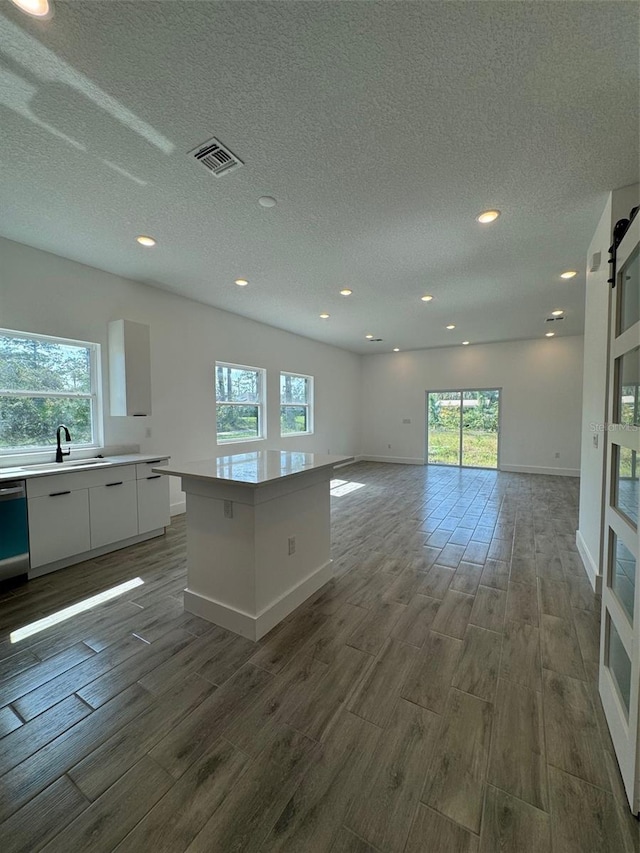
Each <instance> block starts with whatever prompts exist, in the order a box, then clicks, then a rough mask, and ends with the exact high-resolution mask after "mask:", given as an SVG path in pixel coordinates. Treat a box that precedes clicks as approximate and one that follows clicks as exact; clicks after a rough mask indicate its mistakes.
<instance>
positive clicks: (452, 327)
mask: <svg viewBox="0 0 640 853" xmlns="http://www.w3.org/2000/svg"><path fill="white" fill-rule="evenodd" d="M447 329H455V326H454V325H453V323H451V325H449V326H447Z"/></svg>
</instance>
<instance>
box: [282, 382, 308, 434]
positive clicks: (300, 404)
mask: <svg viewBox="0 0 640 853" xmlns="http://www.w3.org/2000/svg"><path fill="white" fill-rule="evenodd" d="M312 405H313V376H301V375H300V374H299V373H281V374H280V435H308V434H309V433H312V432H313V412H312V408H311V407H312Z"/></svg>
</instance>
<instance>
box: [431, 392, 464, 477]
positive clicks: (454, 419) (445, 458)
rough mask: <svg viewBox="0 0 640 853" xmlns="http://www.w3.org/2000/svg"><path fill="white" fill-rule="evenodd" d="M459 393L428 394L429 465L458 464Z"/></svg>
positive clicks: (460, 401)
mask: <svg viewBox="0 0 640 853" xmlns="http://www.w3.org/2000/svg"><path fill="white" fill-rule="evenodd" d="M461 404H462V397H461V393H460V391H435V392H433V393H431V394H429V402H428V407H429V415H428V425H429V433H428V450H429V452H428V456H427V461H428V463H429V464H430V465H459V464H460V412H461Z"/></svg>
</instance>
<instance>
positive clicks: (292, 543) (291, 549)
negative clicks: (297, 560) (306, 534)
mask: <svg viewBox="0 0 640 853" xmlns="http://www.w3.org/2000/svg"><path fill="white" fill-rule="evenodd" d="M288 548H289V556H291V555H292V554H295V553H296V537H295V536H290V537H289V539H288Z"/></svg>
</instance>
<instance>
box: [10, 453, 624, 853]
mask: <svg viewBox="0 0 640 853" xmlns="http://www.w3.org/2000/svg"><path fill="white" fill-rule="evenodd" d="M340 478H341V479H347V480H349V481H351V482H354V483H357V484H359V485H360V487H359V488H357V489H355V490H353V491H351V492H349V493H347V494H343V495H342V496H341V497H334V498H332V532H333V556H334V561H335V563H334V565H335V578H334V580H332V581H331V582H330V583H329V584H327V585H326V586H325V587H323V588H322V589H321V590H320V591H319V592H318V593H317V594H316V595H315V596H314V597H313V599H312V600H309V601H308V602H306V603H305V604H304V605H303V606H302V607H301V608H299V609H298V610H297V611H296V612H294V613H293V614H291V615H290V616H289V617H288V618H287V619H286V620H285V621H284V622H283V623H282V624H281V625H279V626H277V627H276V628H275V629H274V630H273V631H272V632H271V633H270V634H269V635H268V636H267V637H265V638H264V639H263V640H261V641H260V642H259V643H257V644H253V643H250V642H249V641H248V640H246V639H243V638H242V637H238V636H236V635H234V634H231V633H229V632H227V631H224V630H222V629H221V628H218V627H216V626H213V625H210V624H209V623H207V622H205V621H203V620H202V619H198V618H197V617H194V616H192V615H190V614H187V613H184V611H183V608H182V590H183V588H184V586H185V579H186V567H185V561H186V542H185V524H184V517H178V518H176V519H174V520H173V524H172V525H171V527H170V528H169V529H168V531H167V534H166V536H164V537H161V538H159V539H156V540H153V541H150V542H145V543H141V544H140V545H135V546H133V547H131V548H127V549H124V550H122V551H119V552H117V553H115V554H109V555H106V556H104V557H100V558H97V559H95V560H92V561H89V562H86V563H83V564H81V565H79V566H73V567H71V568H69V569H65V570H63V571H61V572H58V573H56V574H54V575H48V576H45V577H42V578H39V579H38V580H35V581H32V582H30V583H29V584H27V585H25V586H22V587H18V588H16V589H14V590H11V591H6V592H4V593H2V594H1V595H0V821H1V823H0V847H1V849H2V851H3V853H14V851H24V853H37V851H39V850H45V851H47V853H69V851H82V853H84V852H85V851H86V853H97V851H118V852H119V853H125V851H127V853H128V851H131V853H134V851H135V853H147V851H149V853H156V851H165V853H183V851H189V853H196V851H207V853H234V851H237V853H249V851H255V852H256V853H265V851H274V853H275V851H284V852H285V853H431V851H433V853H457V851H460V853H463V851H468V853H478V852H479V853H609V851H610V853H638V849H639V840H640V835H639V832H638V826H639V825H638V822H637V821H636V820H635V818H633V817H632V816H631V815H630V813H629V811H628V807H627V803H626V801H625V799H624V793H623V789H622V785H621V781H620V777H619V773H618V770H617V765H616V763H615V758H614V756H613V755H612V752H611V743H610V739H609V737H608V733H607V731H606V728H605V725H606V724H605V723H604V718H603V714H602V708H601V706H600V702H599V698H598V694H597V687H596V685H595V681H594V679H595V678H596V677H597V656H598V632H599V613H600V608H599V601H598V600H597V599H596V598H595V597H594V596H593V594H592V592H591V587H590V585H589V582H588V580H587V578H586V576H585V574H584V571H583V570H582V568H581V564H580V559H579V557H578V555H577V553H576V551H575V547H574V545H573V532H574V531H575V528H576V523H577V499H578V481H577V480H574V479H571V478H563V477H544V476H533V475H527V474H506V473H498V472H492V471H473V470H462V471H460V470H458V469H453V468H437V467H430V468H426V467H421V466H404V465H402V466H401V465H397V466H394V465H383V464H375V463H360V464H358V465H354V466H351V467H350V468H345V469H343V470H342V472H341V474H340ZM136 577H139V578H141V580H142V581H143V582H144V583H143V584H142V585H141V586H138V587H136V588H134V589H132V590H130V591H129V592H128V593H126V594H125V595H123V596H121V597H119V598H117V599H114V600H112V601H110V602H108V603H105V604H101V605H99V606H97V607H96V608H94V609H93V610H91V611H90V612H87V613H83V614H81V615H78V616H76V617H74V618H72V619H70V620H68V621H66V622H63V623H60V624H59V625H56V626H53V627H50V628H48V629H47V630H46V631H43V632H41V633H37V634H33V635H32V636H30V637H28V638H27V639H25V640H23V641H21V642H18V643H15V644H13V643H11V641H10V637H9V635H10V632H11V631H12V630H13V629H15V628H18V627H22V626H24V625H25V624H28V623H30V622H31V621H34V620H36V619H39V618H41V617H43V616H45V615H50V614H52V613H54V612H56V611H58V610H60V609H62V608H63V607H66V606H68V605H69V604H72V603H74V602H76V601H79V600H82V599H84V598H87V597H89V596H91V595H95V594H96V593H97V592H100V591H102V590H105V589H109V588H110V587H112V586H115V585H116V584H119V583H122V582H124V581H127V580H130V579H132V578H136Z"/></svg>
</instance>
